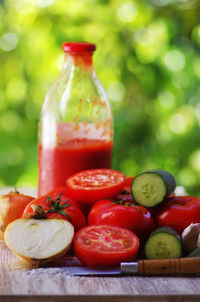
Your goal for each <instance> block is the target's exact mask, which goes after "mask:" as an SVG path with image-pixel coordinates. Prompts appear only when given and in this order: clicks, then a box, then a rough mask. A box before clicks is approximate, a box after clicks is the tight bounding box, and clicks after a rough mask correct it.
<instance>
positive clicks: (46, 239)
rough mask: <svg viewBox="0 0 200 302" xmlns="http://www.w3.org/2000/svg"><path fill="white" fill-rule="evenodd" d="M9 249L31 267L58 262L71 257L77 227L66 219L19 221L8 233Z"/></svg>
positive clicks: (8, 228) (12, 223) (9, 227)
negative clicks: (65, 256)
mask: <svg viewBox="0 0 200 302" xmlns="http://www.w3.org/2000/svg"><path fill="white" fill-rule="evenodd" d="M4 235H5V243H6V245H7V246H8V248H9V249H10V250H11V251H12V252H13V254H15V255H16V256H18V257H19V258H20V259H22V260H24V261H26V262H27V263H28V264H29V266H30V267H31V266H32V267H37V266H40V265H42V264H46V263H48V262H54V261H57V260H58V259H60V258H61V257H62V256H63V255H65V254H66V253H67V251H68V250H69V248H70V247H71V245H72V241H73V237H74V227H73V225H72V224H71V223H70V222H68V221H66V220H64V219H45V220H37V219H23V218H22V219H17V220H15V221H13V222H11V223H10V224H9V225H8V226H7V228H6V230H5V234H4Z"/></svg>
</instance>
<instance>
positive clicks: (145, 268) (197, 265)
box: [62, 257, 200, 276]
mask: <svg viewBox="0 0 200 302" xmlns="http://www.w3.org/2000/svg"><path fill="white" fill-rule="evenodd" d="M62 269H64V270H65V271H66V272H68V273H69V274H70V275H72V276H112V275H139V276H156V275H157V276H159V275H166V276H167V275H168V276H169V275H193V274H200V257H195V258H179V259H163V260H139V261H138V262H122V263H121V264H120V266H119V267H114V268H112V267H111V268H108V267H105V268H103V267H98V268H97V267H85V266H73V267H72V266H71V267H62Z"/></svg>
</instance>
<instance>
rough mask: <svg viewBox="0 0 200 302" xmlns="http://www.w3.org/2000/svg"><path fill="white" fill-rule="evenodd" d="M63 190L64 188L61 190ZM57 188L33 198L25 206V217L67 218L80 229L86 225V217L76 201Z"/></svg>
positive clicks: (75, 227) (76, 229)
mask: <svg viewBox="0 0 200 302" xmlns="http://www.w3.org/2000/svg"><path fill="white" fill-rule="evenodd" d="M61 191H62V192H63V190H61ZM62 192H60V189H58V188H56V189H54V190H52V191H51V192H49V193H48V194H46V195H44V196H41V197H39V198H37V199H34V200H32V201H31V202H30V203H29V204H28V205H27V206H26V208H25V210H24V212H23V214H22V217H23V218H30V217H31V218H37V219H44V218H58V219H66V220H68V221H69V222H71V223H72V224H73V226H74V229H75V231H78V230H79V229H81V228H82V227H84V226H85V225H86V219H85V216H84V215H83V213H82V212H81V210H80V209H79V208H78V206H77V205H76V203H75V201H74V200H73V199H72V198H71V197H70V196H69V195H67V194H66V195H65V194H63V193H62Z"/></svg>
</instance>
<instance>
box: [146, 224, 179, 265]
mask: <svg viewBox="0 0 200 302" xmlns="http://www.w3.org/2000/svg"><path fill="white" fill-rule="evenodd" d="M182 251H183V245H182V241H181V237H180V236H179V234H178V233H177V232H176V231H175V230H174V229H172V228H170V227H167V226H166V227H160V228H158V229H156V230H155V231H154V232H152V233H151V235H150V236H149V238H148V240H147V241H146V243H145V247H144V253H145V257H146V258H147V259H170V258H180V257H181V256H182Z"/></svg>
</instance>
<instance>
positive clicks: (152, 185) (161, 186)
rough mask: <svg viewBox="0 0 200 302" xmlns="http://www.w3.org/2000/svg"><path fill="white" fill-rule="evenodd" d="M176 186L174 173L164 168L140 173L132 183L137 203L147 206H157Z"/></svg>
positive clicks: (132, 190)
mask: <svg viewBox="0 0 200 302" xmlns="http://www.w3.org/2000/svg"><path fill="white" fill-rule="evenodd" d="M175 187H176V181H175V179H174V177H173V175H172V174H171V173H169V172H167V171H164V170H162V169H155V170H148V171H145V172H142V173H140V174H138V175H137V176H136V177H135V178H134V179H133V181H132V183H131V194H132V196H133V199H134V200H135V202H136V203H138V204H139V205H141V206H144V207H146V208H151V207H155V206H156V205H158V204H159V203H161V202H162V201H163V200H164V199H165V198H166V197H167V196H169V195H170V194H172V193H173V192H174V190H175Z"/></svg>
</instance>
